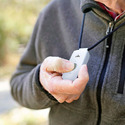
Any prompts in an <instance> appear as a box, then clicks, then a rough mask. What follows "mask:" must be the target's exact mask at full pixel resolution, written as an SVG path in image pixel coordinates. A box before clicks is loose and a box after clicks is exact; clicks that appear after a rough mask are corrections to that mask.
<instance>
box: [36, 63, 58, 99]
mask: <svg viewBox="0 0 125 125" xmlns="http://www.w3.org/2000/svg"><path fill="white" fill-rule="evenodd" d="M40 66H41V64H39V66H38V67H37V69H36V74H35V81H36V84H37V86H38V87H39V89H40V90H41V91H42V92H44V93H45V94H46V95H47V96H48V97H49V98H50V99H51V100H54V101H57V100H56V99H55V98H54V97H53V96H52V95H51V94H50V93H49V92H48V91H46V90H45V89H44V88H43V86H42V85H41V83H40V81H39V73H40Z"/></svg>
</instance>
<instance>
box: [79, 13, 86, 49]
mask: <svg viewBox="0 0 125 125" xmlns="http://www.w3.org/2000/svg"><path fill="white" fill-rule="evenodd" d="M84 23H85V13H83V19H82V26H81V32H80V37H79V43H78V48H79V49H80V48H81V43H82V36H83V29H84Z"/></svg>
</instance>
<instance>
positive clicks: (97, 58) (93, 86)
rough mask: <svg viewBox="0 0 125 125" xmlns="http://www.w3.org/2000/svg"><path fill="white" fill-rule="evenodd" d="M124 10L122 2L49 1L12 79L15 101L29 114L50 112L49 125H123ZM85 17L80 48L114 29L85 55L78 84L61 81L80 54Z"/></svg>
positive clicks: (119, 0) (86, 46)
mask: <svg viewBox="0 0 125 125" xmlns="http://www.w3.org/2000/svg"><path fill="white" fill-rule="evenodd" d="M81 10H82V11H81ZM124 10H125V1H124V0H95V1H94V0H81V1H80V0H53V1H51V2H50V3H49V4H48V5H47V7H46V8H45V9H44V10H43V11H42V12H41V13H40V15H39V17H38V20H37V22H36V25H35V28H34V31H33V34H32V37H31V39H30V42H29V43H28V45H27V47H26V50H25V52H24V54H23V56H22V58H21V60H20V62H19V65H18V67H17V69H16V71H15V73H14V74H13V76H12V78H11V81H10V85H11V93H12V95H13V97H14V99H15V100H17V101H18V102H19V103H20V104H21V105H23V106H25V107H27V108H31V109H44V108H48V107H50V115H49V124H50V125H119V124H120V125H124V124H125V84H124V83H125V75H124V74H125V25H123V23H124V22H125V11H124ZM83 13H84V14H85V18H84V28H83V34H82V35H83V37H82V43H81V48H89V47H91V46H92V45H94V44H95V43H96V42H97V41H99V40H100V39H102V38H103V37H104V36H105V35H106V33H107V34H110V33H111V32H112V31H113V29H116V28H118V29H117V31H115V32H114V33H112V34H110V35H109V37H108V38H107V39H105V40H104V41H103V42H102V43H100V44H99V45H98V46H96V48H93V49H92V50H90V51H89V53H90V59H89V61H88V64H87V65H83V66H82V67H81V69H80V71H79V74H78V78H77V79H75V80H74V81H71V80H64V79H62V74H63V73H65V72H70V71H72V70H73V69H74V63H72V62H70V61H68V59H69V58H70V56H71V54H72V52H73V51H74V50H77V49H78V48H77V44H78V43H77V41H78V40H79V36H80V30H81V24H82V18H83ZM121 25H122V26H121Z"/></svg>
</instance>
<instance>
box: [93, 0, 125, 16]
mask: <svg viewBox="0 0 125 125" xmlns="http://www.w3.org/2000/svg"><path fill="white" fill-rule="evenodd" d="M95 1H97V2H101V3H103V4H105V5H106V6H107V7H108V8H110V9H111V10H113V11H114V12H116V13H117V14H120V13H122V12H123V11H125V0H95Z"/></svg>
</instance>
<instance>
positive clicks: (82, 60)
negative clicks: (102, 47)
mask: <svg viewBox="0 0 125 125" xmlns="http://www.w3.org/2000/svg"><path fill="white" fill-rule="evenodd" d="M89 58H90V54H89V51H88V48H81V49H79V50H75V51H74V52H73V53H72V55H71V58H70V60H69V61H70V62H72V63H74V64H75V68H74V69H73V70H72V71H71V72H67V73H63V75H62V78H63V79H68V80H72V81H74V80H75V79H76V78H77V76H78V73H79V70H80V68H81V66H82V65H83V64H87V63H88V60H89Z"/></svg>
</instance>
